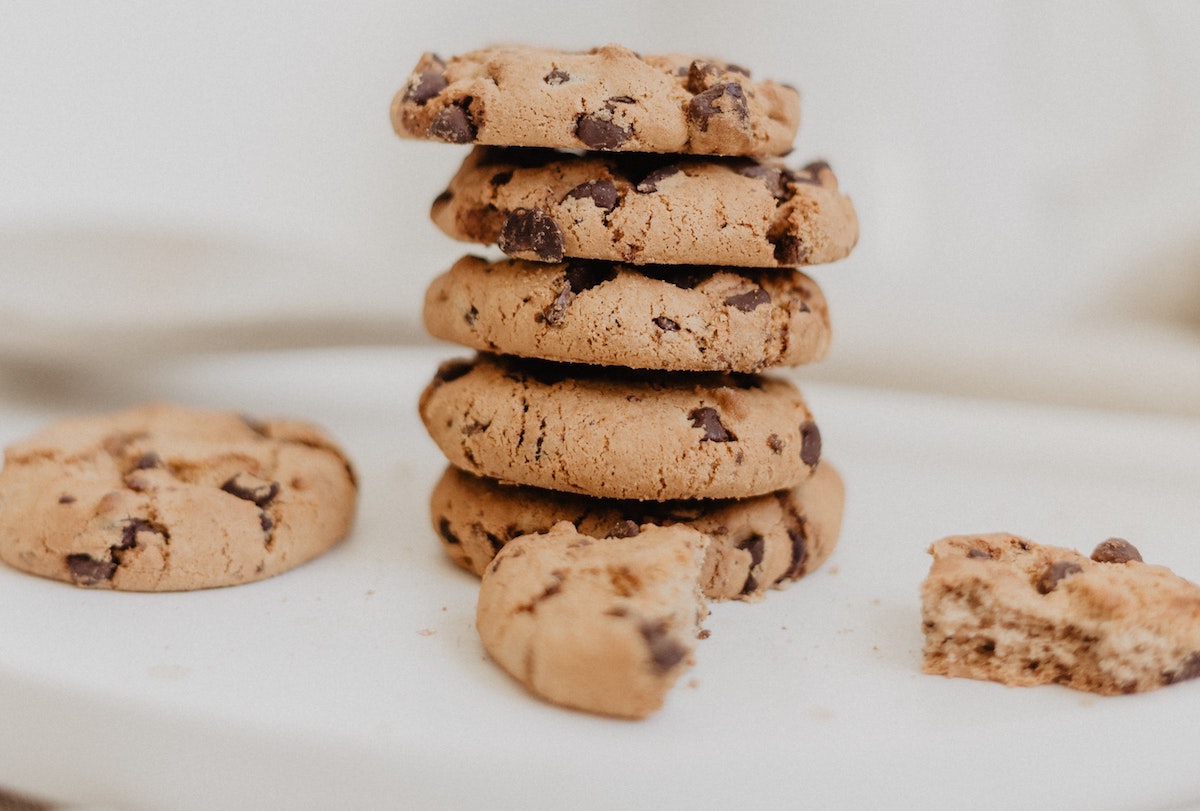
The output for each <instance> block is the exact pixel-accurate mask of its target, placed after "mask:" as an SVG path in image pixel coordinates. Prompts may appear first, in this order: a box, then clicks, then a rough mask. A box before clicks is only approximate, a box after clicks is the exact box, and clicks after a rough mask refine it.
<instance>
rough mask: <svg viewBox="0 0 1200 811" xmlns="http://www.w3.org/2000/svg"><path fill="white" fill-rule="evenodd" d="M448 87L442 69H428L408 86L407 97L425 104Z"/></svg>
mask: <svg viewBox="0 0 1200 811" xmlns="http://www.w3.org/2000/svg"><path fill="white" fill-rule="evenodd" d="M445 89H446V77H445V75H444V74H443V73H441V71H436V70H427V71H425V72H424V73H422V74H421V75H420V76H418V77H417V80H416V81H415V82H413V83H411V84H410V85H409V86H408V91H407V92H406V93H405V98H406V99H408V100H409V101H415V102H416V103H417V104H421V105H423V104H425V102H427V101H429V100H430V99H431V98H433V97H434V96H436V95H437V94H438V93H441V92H442V91H443V90H445Z"/></svg>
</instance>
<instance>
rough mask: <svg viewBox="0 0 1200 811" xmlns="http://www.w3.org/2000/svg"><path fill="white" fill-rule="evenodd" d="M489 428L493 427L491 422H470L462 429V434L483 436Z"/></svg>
mask: <svg viewBox="0 0 1200 811" xmlns="http://www.w3.org/2000/svg"><path fill="white" fill-rule="evenodd" d="M489 427H491V423H490V422H486V423H485V422H468V423H467V424H466V425H464V426H463V427H462V433H463V436H475V435H476V434H482V433H483V432H484V431H486V430H487V429H488V428H489Z"/></svg>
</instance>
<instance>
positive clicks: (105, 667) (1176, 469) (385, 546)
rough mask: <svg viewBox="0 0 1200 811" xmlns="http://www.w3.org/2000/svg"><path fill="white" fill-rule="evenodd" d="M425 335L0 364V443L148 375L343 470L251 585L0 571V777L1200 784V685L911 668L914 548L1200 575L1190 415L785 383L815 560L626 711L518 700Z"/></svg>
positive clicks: (1056, 803)
mask: <svg viewBox="0 0 1200 811" xmlns="http://www.w3.org/2000/svg"><path fill="white" fill-rule="evenodd" d="M455 354H458V353H457V352H456V350H454V349H452V348H446V347H438V348H422V349H396V348H392V349H360V350H334V351H301V352H291V353H258V354H246V355H223V356H211V357H210V356H199V357H193V358H191V359H187V360H183V359H179V360H176V361H175V362H173V363H163V364H152V363H150V364H138V365H137V367H136V368H125V369H119V368H117V369H113V370H111V371H109V372H106V373H104V374H100V375H94V376H90V377H88V376H84V377H70V376H66V375H65V374H64V375H61V376H60V375H58V374H55V373H52V372H47V371H45V370H41V371H37V370H35V371H30V370H24V371H19V372H9V373H7V376H0V385H2V387H3V388H2V389H0V390H2V391H3V393H4V397H3V399H2V400H0V441H3V442H4V443H5V444H7V443H8V442H11V441H13V440H15V439H18V438H20V437H23V436H25V435H26V434H28V433H30V432H32V431H34V430H36V429H37V428H39V427H40V426H42V425H44V424H45V423H46V422H48V421H49V420H51V419H53V418H55V417H57V416H59V415H61V414H66V413H71V412H80V411H94V410H99V409H107V408H116V407H120V406H124V405H127V404H130V403H134V402H138V401H140V400H144V399H150V398H152V397H167V398H174V399H178V400H181V401H185V402H189V403H194V404H200V405H214V406H220V407H228V408H236V409H238V410H241V411H246V412H257V413H262V414H267V413H287V414H291V415H294V416H302V417H306V418H310V419H313V420H316V421H318V422H320V423H322V424H323V425H325V427H327V428H328V429H329V430H330V431H331V432H332V433H333V434H335V435H336V436H337V437H339V438H340V439H341V440H342V441H343V443H344V444H345V446H346V447H347V449H348V451H349V452H350V454H351V456H352V457H353V459H354V460H355V462H356V463H357V466H358V468H359V472H360V476H361V481H362V492H361V503H360V516H359V521H358V523H357V526H356V528H355V529H354V531H353V534H352V535H351V537H350V538H349V539H348V541H347V542H346V543H344V544H343V545H341V546H340V547H338V548H337V549H336V550H334V551H333V552H331V553H330V554H328V555H326V556H324V557H323V558H320V559H318V560H316V561H314V562H312V563H311V564H309V565H307V566H305V567H302V568H301V569H299V570H296V571H294V572H291V573H288V574H285V575H282V576H279V577H277V578H275V579H273V580H270V581H267V582H263V583H258V584H253V585H248V586H242V587H237V588H230V589H222V590H213V591H204V592H195V593H184V594H161V595H146V594H119V593H111V592H96V591H87V590H81V589H76V588H73V587H71V586H67V585H64V584H60V583H55V582H50V581H44V580H40V579H36V578H32V577H29V576H26V575H23V574H20V573H17V572H15V571H12V570H9V569H7V568H2V567H0V719H3V720H2V722H0V785H4V786H8V787H10V788H13V789H18V790H21V791H24V792H29V793H31V794H35V795H42V796H47V797H50V798H55V799H59V800H63V801H69V802H75V803H86V804H89V805H91V806H96V807H105V808H113V809H118V808H120V809H124V808H131V809H143V808H144V809H152V808H154V809H167V808H169V809H178V810H179V811H186V809H193V808H195V809H200V808H262V809H272V808H280V809H302V808H313V809H317V808H333V807H343V808H351V807H353V808H360V809H361V808H464V807H490V808H510V807H522V808H547V809H549V808H563V807H572V808H602V807H603V808H634V807H647V808H648V807H656V808H704V807H718V806H731V807H746V808H763V807H779V808H792V807H809V808H834V807H836V808H883V807H920V808H928V809H939V808H947V809H950V808H967V807H970V808H973V809H989V808H996V809H1001V808H1005V809H1007V808H1015V807H1030V806H1032V805H1035V804H1036V805H1037V806H1039V807H1048V808H1056V809H1092V810H1094V809H1106V808H1112V809H1135V808H1145V809H1153V808H1164V807H1173V806H1176V805H1178V804H1181V803H1184V802H1186V801H1189V800H1190V801H1200V770H1198V769H1197V768H1196V763H1195V756H1196V753H1197V752H1200V723H1197V718H1198V717H1200V681H1196V682H1190V683H1184V684H1180V685H1176V686H1173V687H1171V688H1169V689H1164V690H1160V691H1157V692H1154V693H1150V694H1145V695H1138V696H1123V697H1118V698H1101V697H1096V696H1092V695H1089V694H1085V693H1079V692H1073V691H1070V690H1067V689H1065V688H1060V687H1040V688H1031V689H1016V688H1006V687H1003V686H1000V685H996V684H991V683H985V682H973V681H968V680H950V679H945V678H942V677H933V676H926V675H923V674H921V673H920V670H919V664H920V648H921V641H922V640H921V631H920V618H919V606H918V600H917V590H918V587H919V584H920V582H921V580H922V579H923V577H924V575H925V573H926V571H927V569H928V556H927V555H926V553H925V549H926V547H927V546H928V545H929V543H931V542H932V541H934V540H936V539H937V538H939V537H941V536H943V535H947V534H954V533H960V532H983V531H994V530H1005V531H1013V532H1017V533H1019V534H1024V535H1027V536H1029V537H1031V538H1033V539H1035V540H1038V541H1041V542H1045V543H1054V544H1060V545H1065V546H1072V547H1075V548H1079V549H1081V550H1084V551H1089V550H1090V549H1091V547H1092V546H1093V545H1094V544H1095V543H1097V542H1098V541H1100V540H1102V539H1104V538H1105V537H1108V536H1111V535H1120V536H1123V537H1126V538H1129V539H1130V540H1132V541H1133V542H1134V543H1135V544H1137V545H1138V547H1139V548H1140V549H1141V550H1142V553H1143V555H1144V556H1145V558H1146V559H1147V560H1148V561H1151V562H1159V563H1164V564H1166V565H1169V566H1171V567H1172V568H1174V569H1175V570H1176V571H1177V572H1178V573H1179V574H1181V575H1183V576H1185V577H1189V578H1190V579H1193V580H1200V543H1197V536H1198V531H1200V530H1198V529H1197V528H1198V527H1200V497H1198V496H1200V420H1194V419H1186V418H1173V417H1166V416H1157V417H1156V416H1135V415H1130V414H1115V413H1104V412H1099V411H1084V410H1067V409H1061V408H1050V407H1037V406H1025V405H1013V404H1000V403H995V402H987V401H976V400H968V399H954V398H949V397H938V396H930V395H918V394H903V393H896V392H889V391H885V390H878V389H868V388H855V387H848V386H841V385H834V384H830V383H815V382H814V383H810V384H803V375H801V380H802V384H803V388H804V390H805V392H806V394H807V396H808V399H809V401H810V405H811V406H812V408H813V411H814V413H815V414H816V416H817V419H818V421H819V423H820V425H821V429H822V435H823V437H824V440H825V458H826V459H827V460H828V461H829V462H831V463H833V464H834V465H836V466H837V467H838V468H839V469H840V470H841V472H842V473H843V476H844V477H845V479H846V482H847V487H848V497H847V513H846V519H845V524H844V528H843V534H842V539H841V542H840V544H839V547H838V549H837V550H836V551H835V553H834V555H833V557H832V558H831V559H830V561H829V562H828V563H827V564H826V565H825V566H824V567H823V568H822V569H820V570H819V571H817V572H816V573H814V574H812V575H810V576H809V577H808V578H806V579H805V580H802V581H800V582H798V583H797V584H796V585H795V586H793V587H792V588H791V589H789V590H786V591H781V592H773V593H771V594H770V595H769V597H768V599H767V600H765V601H764V602H762V603H759V604H753V605H748V604H741V603H728V604H720V605H716V606H714V608H713V611H712V614H711V616H710V617H709V619H708V620H707V621H706V623H705V625H706V627H707V628H708V629H710V630H711V632H712V634H711V637H710V638H709V639H707V640H705V641H703V642H702V643H701V644H700V645H699V649H698V652H697V664H696V666H695V667H694V669H693V670H692V671H691V672H690V673H688V674H686V675H685V676H684V677H683V679H682V680H681V681H680V683H679V684H678V685H677V687H676V688H675V690H674V691H673V692H672V693H671V694H670V696H669V697H668V701H667V703H666V706H665V707H664V708H663V709H662V710H661V711H660V712H659V713H658V714H656V715H655V716H653V717H651V718H650V719H647V720H645V721H641V722H624V721H616V720H610V719H604V718H598V717H592V716H589V715H584V714H580V713H576V712H571V711H566V710H562V709H559V708H556V707H552V706H549V705H547V704H544V703H541V702H539V701H538V700H536V699H534V698H532V697H530V696H529V695H527V694H526V693H525V692H523V691H522V689H521V688H520V687H519V686H517V685H516V684H515V683H514V682H513V681H511V680H510V679H509V678H508V677H507V676H506V675H505V674H504V673H502V672H501V671H500V670H499V669H498V668H496V667H495V666H493V665H492V664H491V663H490V662H489V661H488V660H487V659H486V657H485V655H484V653H483V651H482V648H481V647H480V644H479V642H478V639H477V637H476V634H475V631H474V628H473V622H472V618H473V610H474V597H475V589H476V581H475V580H474V578H472V577H471V576H469V575H467V574H466V573H464V572H462V571H461V570H458V569H457V568H456V567H454V566H453V565H452V564H450V563H449V562H448V561H447V560H446V559H445V558H444V557H443V555H442V553H441V550H440V548H439V545H438V542H437V540H436V538H435V536H434V534H433V532H432V530H431V528H430V526H429V520H428V512H427V497H428V493H429V490H430V488H431V486H432V484H433V482H434V480H435V479H436V477H437V475H438V474H439V472H440V470H441V467H442V464H443V463H442V460H441V457H440V455H439V453H438V451H437V450H436V448H435V447H434V446H433V444H432V442H431V441H430V440H429V439H428V438H427V437H426V435H425V433H424V431H423V429H422V428H421V425H420V422H419V420H418V418H417V416H416V397H417V394H418V392H419V391H420V389H421V388H422V387H423V385H424V384H425V382H426V381H427V380H428V379H429V377H430V376H431V375H432V373H433V370H434V369H435V367H436V365H437V362H438V361H439V360H441V359H444V358H446V357H449V356H452V355H455Z"/></svg>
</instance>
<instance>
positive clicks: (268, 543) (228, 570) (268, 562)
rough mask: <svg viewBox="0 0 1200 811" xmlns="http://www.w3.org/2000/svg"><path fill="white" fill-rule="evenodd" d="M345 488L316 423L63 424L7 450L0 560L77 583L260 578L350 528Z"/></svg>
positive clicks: (163, 584)
mask: <svg viewBox="0 0 1200 811" xmlns="http://www.w3.org/2000/svg"><path fill="white" fill-rule="evenodd" d="M356 492H357V491H356V483H355V477H354V473H353V470H352V468H351V466H350V463H349V462H348V461H347V459H346V457H345V455H344V454H343V453H342V451H341V450H340V449H339V448H338V447H337V446H336V445H335V444H334V443H333V441H332V440H331V439H330V438H329V437H328V436H327V435H326V434H325V433H324V432H323V431H321V430H320V429H319V428H317V427H315V426H313V425H310V424H308V423H304V422H298V421H294V420H286V419H270V420H263V421H253V420H249V419H246V418H243V417H241V416H239V415H237V414H230V413H224V412H216V411H207V410H200V409H192V408H184V407H180V406H177V405H172V404H167V403H152V404H148V405H144V406H141V407H137V408H132V409H129V410H126V411H121V412H117V413H113V414H105V415H97V416H91V417H80V418H75V419H69V420H64V421H62V422H59V423H57V424H55V425H53V426H50V427H49V428H47V429H46V430H44V431H43V432H41V433H39V434H38V435H36V436H34V437H32V438H30V439H27V440H25V441H22V442H18V443H16V444H14V445H12V446H10V447H8V448H7V449H6V450H5V454H4V467H3V469H2V470H0V559H3V560H4V562H5V563H8V564H9V565H11V566H13V567H15V568H17V569H20V570H22V571H25V572H29V573H31V574H36V575H40V576H43V577H49V578H54V579H57V580H63V581H66V582H68V583H74V584H75V585H78V586H87V587H92V588H107V589H119V590H125V591H177V590H185V589H201V588H210V587H215V586H231V585H236V584H239V583H247V582H250V581H254V580H261V579H263V578H266V577H270V576H272V575H275V574H279V573H280V572H283V571H287V570H288V569H291V568H293V567H295V566H298V565H300V564H301V563H304V562H305V561H307V560H309V559H311V558H313V557H315V556H317V555H318V554H320V553H321V552H324V551H325V550H326V549H328V548H329V547H330V546H332V545H333V544H334V543H335V542H337V541H338V540H340V539H341V538H343V537H344V536H345V535H346V533H347V532H348V531H349V528H350V526H351V523H352V521H353V518H354V511H355V502H356V497H357V496H356Z"/></svg>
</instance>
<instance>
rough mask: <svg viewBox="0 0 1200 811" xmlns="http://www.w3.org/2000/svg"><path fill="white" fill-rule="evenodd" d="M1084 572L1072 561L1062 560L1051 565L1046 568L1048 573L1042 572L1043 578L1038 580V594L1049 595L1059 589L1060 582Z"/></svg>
mask: <svg viewBox="0 0 1200 811" xmlns="http://www.w3.org/2000/svg"><path fill="white" fill-rule="evenodd" d="M1082 571H1083V567H1082V566H1080V565H1079V564H1078V563H1075V562H1074V561H1071V560H1060V561H1056V562H1055V563H1051V564H1050V565H1049V566H1047V567H1046V571H1044V572H1042V576H1041V577H1039V578H1038V581H1037V590H1038V594H1049V593H1050V592H1052V591H1054V589H1056V588H1057V587H1058V584H1059V583H1060V582H1062V581H1063V580H1065V579H1067V578H1068V577H1070V576H1071V575H1073V574H1077V573H1079V572H1082Z"/></svg>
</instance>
